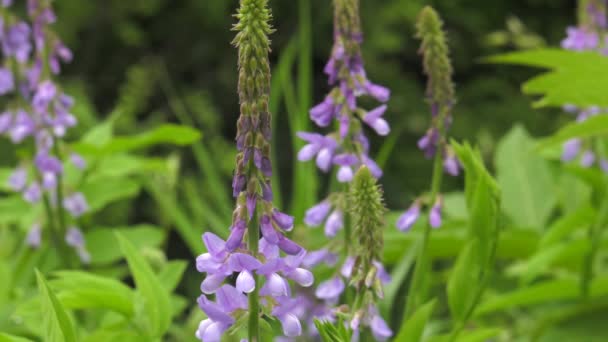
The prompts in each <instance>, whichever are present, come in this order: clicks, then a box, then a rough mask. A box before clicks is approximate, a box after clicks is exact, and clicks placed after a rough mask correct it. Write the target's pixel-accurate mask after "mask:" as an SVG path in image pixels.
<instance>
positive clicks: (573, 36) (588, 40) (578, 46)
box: [562, 26, 600, 51]
mask: <svg viewBox="0 0 608 342" xmlns="http://www.w3.org/2000/svg"><path fill="white" fill-rule="evenodd" d="M567 33H568V36H567V37H566V39H564V40H563V41H562V48H564V49H567V50H574V51H584V50H593V49H596V48H597V47H598V46H599V42H600V39H599V36H598V34H597V32H594V31H590V30H587V29H585V28H580V27H572V26H571V27H568V29H567Z"/></svg>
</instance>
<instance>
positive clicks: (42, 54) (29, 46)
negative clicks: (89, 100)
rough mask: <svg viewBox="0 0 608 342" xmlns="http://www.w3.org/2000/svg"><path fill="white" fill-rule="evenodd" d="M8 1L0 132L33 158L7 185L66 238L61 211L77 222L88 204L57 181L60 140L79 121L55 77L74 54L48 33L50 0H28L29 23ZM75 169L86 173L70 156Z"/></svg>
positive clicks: (34, 237)
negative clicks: (38, 207) (30, 145)
mask: <svg viewBox="0 0 608 342" xmlns="http://www.w3.org/2000/svg"><path fill="white" fill-rule="evenodd" d="M11 4H12V1H3V2H2V9H1V11H2V19H1V20H0V42H1V50H2V57H3V59H2V60H3V62H2V66H0V95H1V96H3V97H5V98H6V99H7V103H8V105H7V107H6V108H5V109H4V111H3V112H2V113H1V114H0V134H2V135H6V136H7V137H8V138H9V139H10V140H11V141H12V142H13V143H14V144H26V143H27V142H28V140H29V139H32V140H33V141H34V151H32V155H33V157H32V159H31V160H26V161H23V162H22V163H21V165H20V166H19V167H17V168H16V169H15V171H14V172H13V173H12V175H11V176H10V178H9V180H8V183H9V186H10V188H11V189H13V190H14V191H15V192H20V193H21V194H22V195H23V198H24V199H25V200H26V201H27V202H29V203H32V204H33V205H34V204H38V203H40V202H44V203H45V206H46V207H47V218H46V222H45V226H49V227H52V226H53V225H55V224H56V223H55V222H51V221H54V219H53V218H52V217H53V216H54V215H51V214H49V211H56V212H57V216H59V217H58V220H57V221H58V222H59V227H58V230H59V232H60V233H61V234H65V237H64V238H65V239H66V241H68V242H67V243H68V244H70V242H69V241H75V239H72V238H70V236H73V235H74V234H70V232H74V231H76V230H77V228H75V227H74V228H73V229H70V230H69V231H68V229H67V227H65V224H66V223H65V221H66V220H65V219H63V215H64V210H65V211H67V213H69V214H71V216H72V217H73V218H74V219H76V218H78V217H80V216H81V215H82V214H84V213H85V212H86V211H87V209H88V205H87V202H86V199H85V198H84V195H83V194H81V193H79V192H72V193H71V194H70V195H68V196H67V197H65V198H63V193H64V191H65V190H67V189H64V184H62V182H61V179H62V175H63V173H64V166H65V164H64V163H65V162H66V161H67V158H66V159H64V158H63V155H62V152H63V151H62V146H61V139H62V138H64V136H65V135H66V133H67V130H68V129H69V128H71V127H73V126H74V125H76V123H77V121H76V118H75V117H74V115H72V114H71V113H70V110H71V108H72V106H73V100H72V98H71V97H70V96H68V95H67V94H66V93H65V92H64V91H63V90H62V89H61V87H60V86H59V85H58V84H57V83H55V82H54V80H53V78H54V77H55V76H57V75H58V74H59V73H60V71H61V63H62V62H63V63H67V62H70V61H71V60H72V52H71V51H70V50H69V49H68V48H67V47H66V46H65V45H64V44H63V43H62V41H61V40H60V39H59V37H58V36H57V35H56V34H55V33H54V32H53V31H52V29H51V27H50V25H51V24H53V23H54V22H55V21H56V16H55V13H54V12H53V9H52V7H51V6H50V1H49V0H28V1H27V13H28V19H29V20H23V19H21V18H19V17H18V16H15V15H13V14H12V13H11V12H10V11H9V8H8V7H10V6H11ZM70 160H71V162H72V163H73V164H74V166H75V167H77V168H79V169H84V167H85V163H84V160H83V159H82V158H81V157H80V156H78V155H76V154H72V156H71V158H70ZM41 238H42V230H41V225H40V224H38V223H36V224H35V225H34V226H33V227H32V229H31V232H30V233H29V235H28V239H27V241H28V243H29V244H30V245H32V246H37V245H39V244H40V241H41ZM76 240H78V241H79V243H78V248H76V251H77V253H78V254H79V255H80V256H81V258H82V261H83V262H88V259H89V258H88V253H86V249H85V247H84V240H82V239H76Z"/></svg>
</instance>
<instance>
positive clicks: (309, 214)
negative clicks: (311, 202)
mask: <svg viewBox="0 0 608 342" xmlns="http://www.w3.org/2000/svg"><path fill="white" fill-rule="evenodd" d="M330 210H331V203H330V202H329V200H324V201H322V202H321V203H319V204H317V205H315V206H314V207H312V208H310V209H308V210H307V211H306V214H305V216H304V223H306V225H307V226H309V227H317V226H319V225H321V223H323V222H324V221H325V218H326V217H327V215H328V214H329V211H330Z"/></svg>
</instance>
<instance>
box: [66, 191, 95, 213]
mask: <svg viewBox="0 0 608 342" xmlns="http://www.w3.org/2000/svg"><path fill="white" fill-rule="evenodd" d="M63 207H64V208H65V209H66V210H67V211H68V212H69V213H70V215H72V217H75V218H78V217H80V216H82V215H83V214H84V213H86V212H87V211H88V210H89V205H88V203H87V200H86V198H85V197H84V195H83V194H82V193H81V192H75V193H73V194H72V195H70V196H68V197H66V198H65V199H64V200H63Z"/></svg>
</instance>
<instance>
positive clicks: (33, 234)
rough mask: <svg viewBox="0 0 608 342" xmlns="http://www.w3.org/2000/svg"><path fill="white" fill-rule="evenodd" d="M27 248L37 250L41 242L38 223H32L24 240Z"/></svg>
mask: <svg viewBox="0 0 608 342" xmlns="http://www.w3.org/2000/svg"><path fill="white" fill-rule="evenodd" d="M25 241H26V243H27V245H28V246H30V247H32V248H39V247H40V243H41V241H42V227H41V226H40V224H39V223H34V224H33V225H32V227H31V228H30V231H29V232H28V233H27V237H26V239H25Z"/></svg>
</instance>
